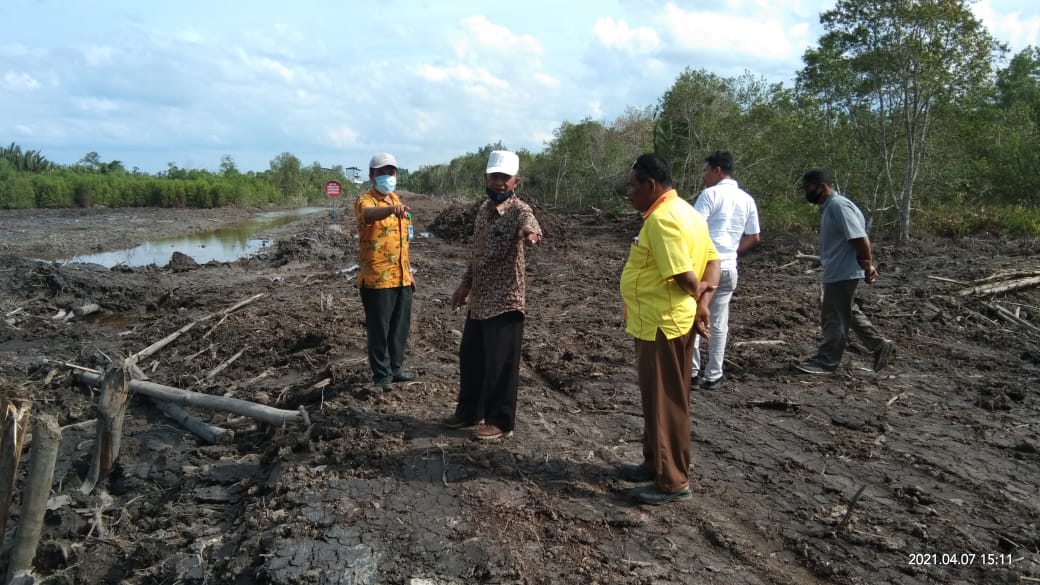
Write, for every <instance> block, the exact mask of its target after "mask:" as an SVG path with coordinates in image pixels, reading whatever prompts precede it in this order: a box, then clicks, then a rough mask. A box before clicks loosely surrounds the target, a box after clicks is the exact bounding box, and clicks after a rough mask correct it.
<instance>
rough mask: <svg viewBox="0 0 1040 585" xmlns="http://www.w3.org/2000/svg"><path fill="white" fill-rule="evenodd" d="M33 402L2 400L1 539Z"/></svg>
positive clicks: (0, 441) (12, 495)
mask: <svg viewBox="0 0 1040 585" xmlns="http://www.w3.org/2000/svg"><path fill="white" fill-rule="evenodd" d="M31 408H32V403H31V402H23V403H22V404H21V405H17V404H14V403H13V402H11V401H9V400H8V399H7V397H6V396H5V397H4V398H3V399H0V416H3V434H0V537H2V536H3V534H4V530H5V529H6V528H7V519H8V518H10V511H11V498H12V497H14V480H15V476H16V475H17V474H18V464H19V463H21V460H22V448H23V447H24V446H25V437H26V435H27V434H28V427H29V411H30V410H31Z"/></svg>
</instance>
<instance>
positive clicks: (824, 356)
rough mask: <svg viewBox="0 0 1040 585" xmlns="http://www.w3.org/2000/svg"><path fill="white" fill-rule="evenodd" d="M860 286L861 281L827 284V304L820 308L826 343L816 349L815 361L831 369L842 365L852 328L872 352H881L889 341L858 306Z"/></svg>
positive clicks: (825, 288)
mask: <svg viewBox="0 0 1040 585" xmlns="http://www.w3.org/2000/svg"><path fill="white" fill-rule="evenodd" d="M858 286H859V280H858V279H856V280H843V281H841V282H832V283H826V284H824V285H823V303H822V304H821V305H820V329H822V330H823V341H821V342H820V346H819V347H818V348H816V358H815V360H816V361H818V362H819V363H821V364H823V365H825V366H827V367H831V368H836V367H838V365H840V364H841V357H842V356H843V355H844V354H845V346H846V345H848V341H849V329H852V330H853V331H855V332H856V336H857V337H859V339H860V341H862V342H863V345H865V346H866V347H867V349H869V350H870V351H877V350H878V349H879V348H880V347H881V345H882V344H884V343H885V338H884V337H881V334H880V333H878V332H877V329H874V325H873V324H872V323H871V322H870V319H868V318H867V316H866V315H864V314H863V311H861V310H860V308H859V305H858V304H856V288H857V287H858Z"/></svg>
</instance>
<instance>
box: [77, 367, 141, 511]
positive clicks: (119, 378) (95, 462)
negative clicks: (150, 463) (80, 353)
mask: <svg viewBox="0 0 1040 585" xmlns="http://www.w3.org/2000/svg"><path fill="white" fill-rule="evenodd" d="M131 363H132V362H130V360H126V361H125V362H124V363H123V364H121V365H120V366H114V367H110V368H108V370H106V371H105V374H104V377H103V378H101V394H100V396H98V404H97V411H98V422H97V433H96V436H97V439H96V440H95V441H94V457H93V458H92V459H91V462H90V471H89V472H88V473H87V477H86V479H84V480H83V485H81V486H80V488H79V491H80V492H82V493H84V494H89V493H90V492H91V491H92V490H93V489H94V486H95V485H97V482H98V481H99V480H101V479H104V478H106V477H108V474H109V473H111V471H112V468H113V467H114V466H115V463H116V459H118V458H119V447H120V446H121V444H122V442H123V420H124V418H125V417H126V407H127V404H128V403H129V400H130V367H129V366H130V364H131ZM84 375H94V374H84Z"/></svg>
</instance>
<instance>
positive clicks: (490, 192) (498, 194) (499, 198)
mask: <svg viewBox="0 0 1040 585" xmlns="http://www.w3.org/2000/svg"><path fill="white" fill-rule="evenodd" d="M484 191H485V192H486V193H487V196H488V199H490V200H492V201H494V202H495V203H502V202H503V201H505V200H506V199H509V198H510V197H512V196H513V192H512V191H495V190H494V189H492V188H491V187H487V188H485V189H484Z"/></svg>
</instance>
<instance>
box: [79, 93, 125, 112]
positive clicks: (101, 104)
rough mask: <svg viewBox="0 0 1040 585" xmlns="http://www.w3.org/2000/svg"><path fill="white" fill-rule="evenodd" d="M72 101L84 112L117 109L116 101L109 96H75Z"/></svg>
mask: <svg viewBox="0 0 1040 585" xmlns="http://www.w3.org/2000/svg"><path fill="white" fill-rule="evenodd" d="M72 103H73V104H74V105H75V106H76V107H77V108H79V109H80V110H81V111H84V112H95V113H104V112H111V111H113V110H115V109H117V106H116V103H115V102H113V101H112V100H110V99H107V98H95V97H81V98H73V100H72Z"/></svg>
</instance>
